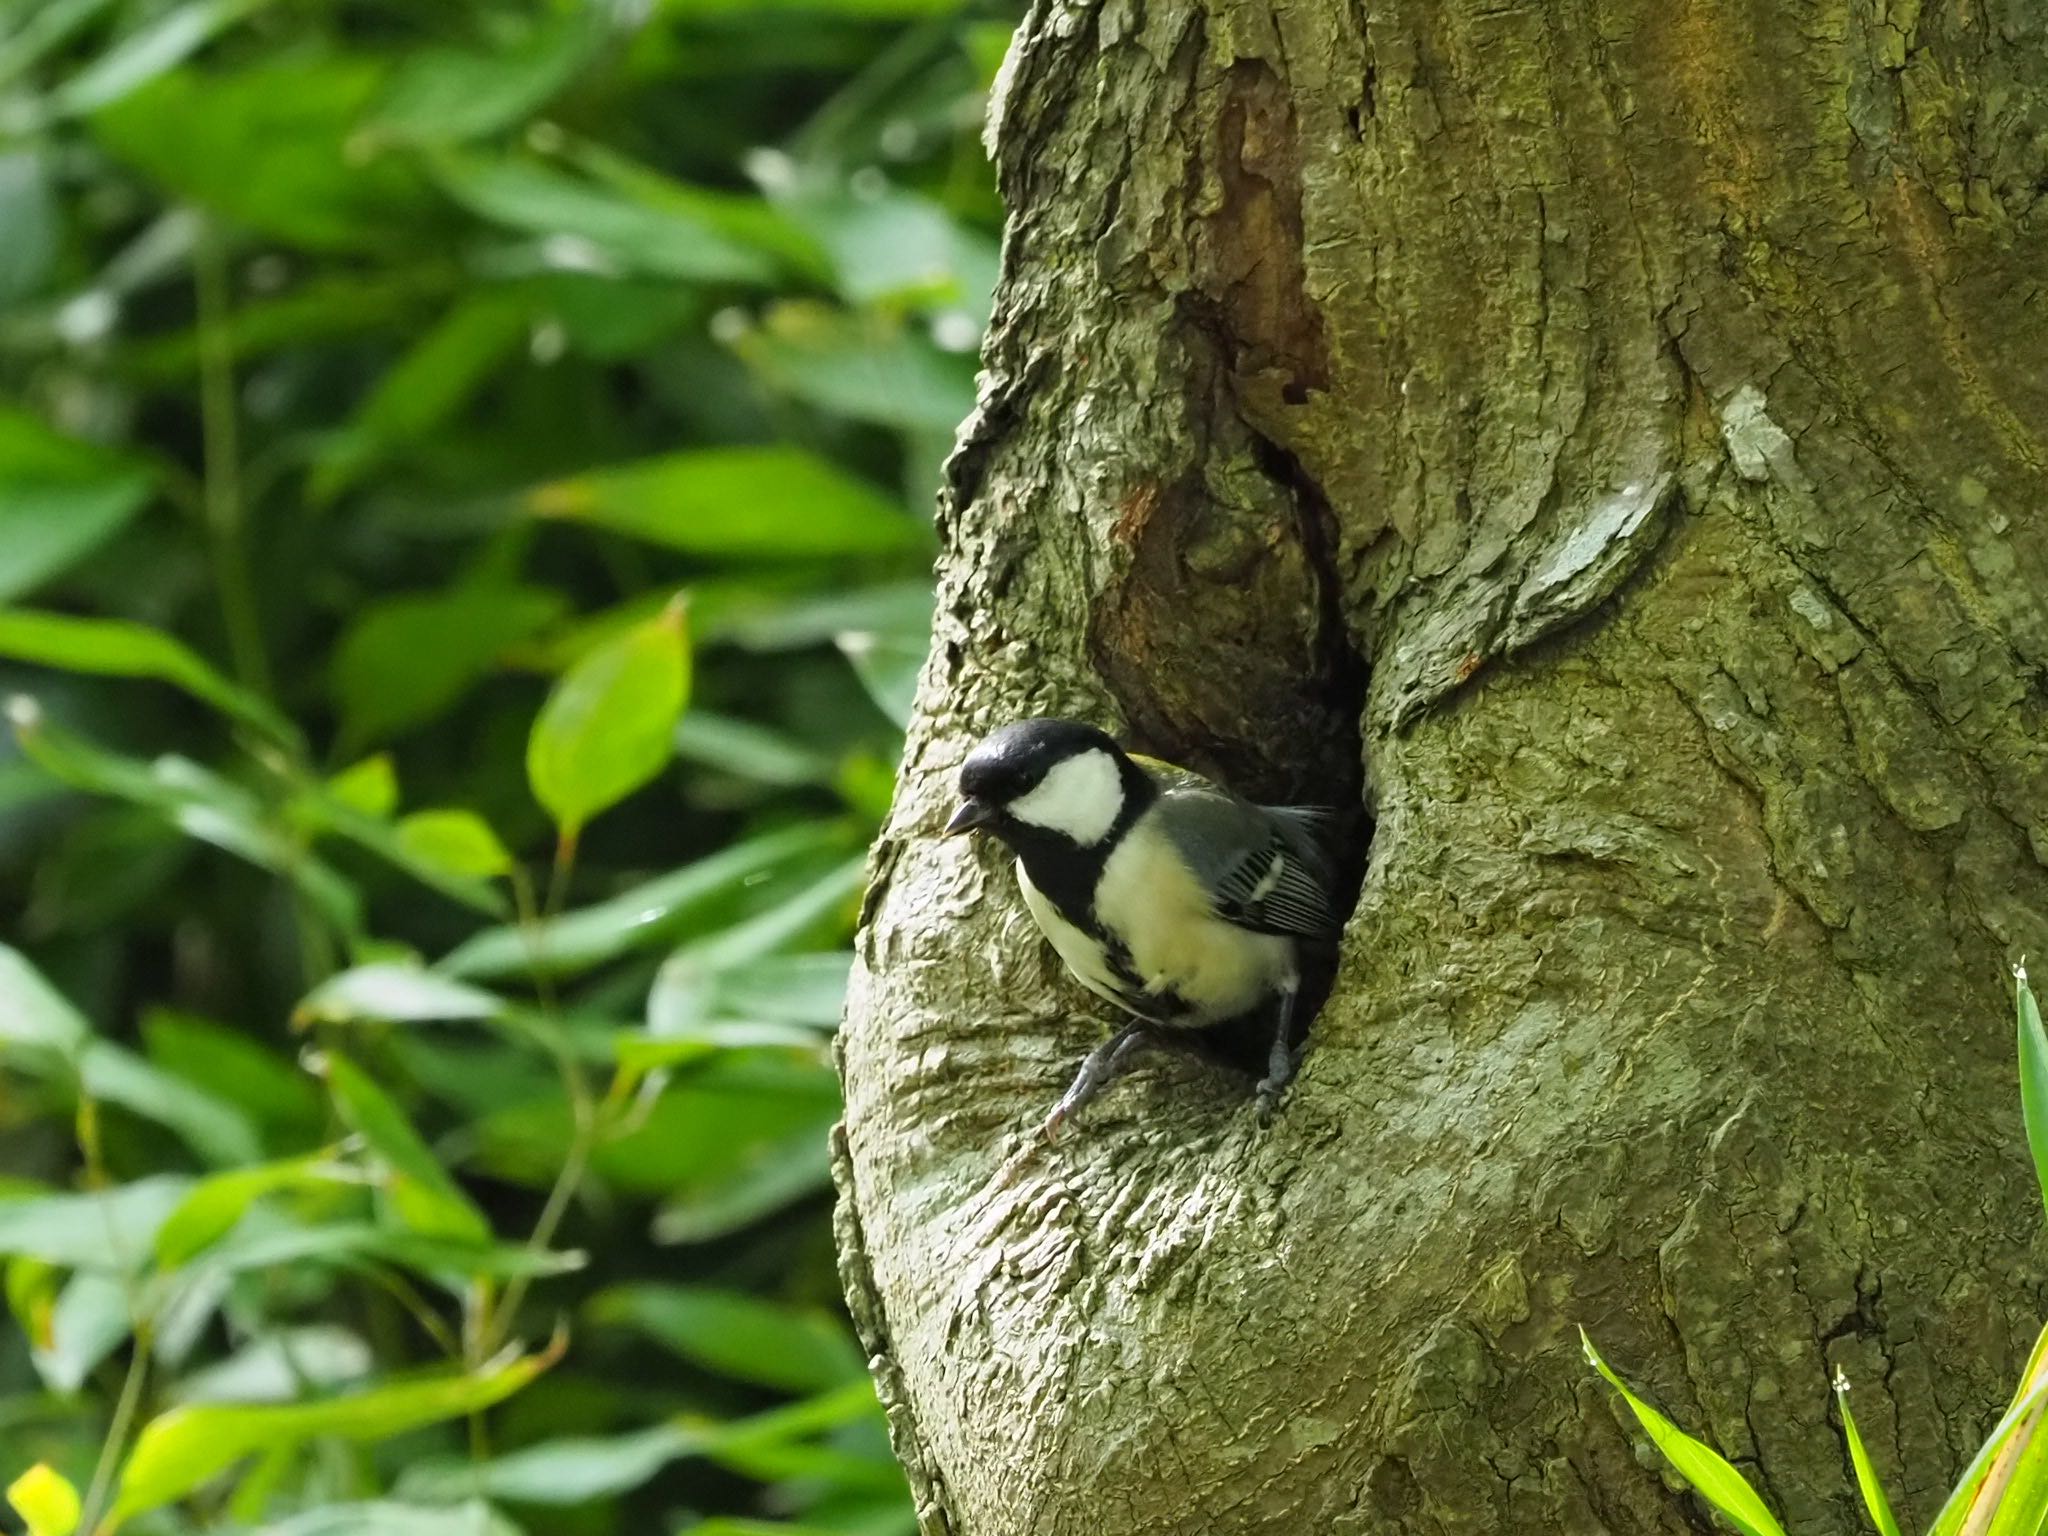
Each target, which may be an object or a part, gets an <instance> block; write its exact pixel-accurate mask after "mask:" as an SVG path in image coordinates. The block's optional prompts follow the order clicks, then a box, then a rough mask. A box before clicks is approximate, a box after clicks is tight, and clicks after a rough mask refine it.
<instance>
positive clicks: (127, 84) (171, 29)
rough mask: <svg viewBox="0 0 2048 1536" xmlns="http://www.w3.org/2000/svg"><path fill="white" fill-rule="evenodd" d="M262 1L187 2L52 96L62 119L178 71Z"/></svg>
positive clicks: (107, 103)
mask: <svg viewBox="0 0 2048 1536" xmlns="http://www.w3.org/2000/svg"><path fill="white" fill-rule="evenodd" d="M261 3H262V0H187V3H186V4H184V5H180V6H177V7H175V8H173V9H172V10H169V11H166V12H164V14H162V15H161V16H159V17H157V18H156V19H155V20H154V21H152V22H150V23H149V24H148V25H146V26H143V27H138V28H137V29H136V30H135V31H133V32H131V33H129V34H128V35H127V36H126V37H124V38H122V39H121V40H120V41H119V42H118V43H116V44H114V46H113V47H111V48H109V49H108V50H107V51H106V52H105V53H102V54H101V55H99V57H98V58H96V59H94V60H93V61H92V63H90V64H88V65H87V66H86V67H85V68H84V69H81V70H80V71H79V72H78V73H77V74H75V75H73V76H72V77H71V78H70V79H69V80H66V81H65V82H64V83H63V84H62V85H60V86H59V87H57V89H56V90H55V91H54V92H52V93H51V96H50V103H51V105H52V106H53V107H54V108H55V109H56V110H57V111H58V112H60V113H63V114H65V115H71V114H74V113H85V112H97V111H98V110H99V109H100V108H101V107H107V106H112V105H113V104H114V103H115V102H117V101H119V100H120V99H121V98H122V97H123V96H126V95H128V94H129V93H130V92H131V91H135V90H138V89H140V88H141V87H142V86H145V85H147V84H148V83H149V82H150V81H152V80H154V79H156V78H157V77H158V76H160V75H163V74H166V73H168V72H169V71H170V70H173V69H176V68H177V67H178V66H179V65H180V64H182V63H184V62H185V60H186V59H188V58H190V57H191V56H192V55H193V54H194V53H196V52H197V51H198V50H199V49H200V48H202V47H204V46H205V44H206V43H207V41H208V40H209V39H211V38H212V37H214V36H215V35H216V34H217V33H219V32H220V31H222V30H223V29H224V28H226V27H228V26H230V25H232V24H233V23H235V22H237V21H239V20H241V19H242V17H244V16H246V15H248V14H249V12H251V11H253V10H255V9H256V8H257V6H258V5H260V4H261Z"/></svg>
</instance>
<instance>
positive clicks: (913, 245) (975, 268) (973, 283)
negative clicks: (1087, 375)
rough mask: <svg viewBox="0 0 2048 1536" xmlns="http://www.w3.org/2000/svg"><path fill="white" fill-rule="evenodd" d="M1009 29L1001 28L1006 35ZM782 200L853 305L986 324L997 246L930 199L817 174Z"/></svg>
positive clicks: (976, 331)
mask: <svg viewBox="0 0 2048 1536" xmlns="http://www.w3.org/2000/svg"><path fill="white" fill-rule="evenodd" d="M1009 31H1010V29H1009V28H1008V27H1004V28H1003V34H1004V36H1005V38H1007V36H1008V34H1009ZM782 206H783V209H784V211H785V212H787V213H788V214H789V216H790V217H791V218H792V219H793V220H795V221H796V222H797V223H798V224H800V225H802V226H803V227H804V228H805V229H807V230H809V231H810V232H811V233H812V235H813V236H814V237H815V238H816V239H817V241H818V243H819V244H820V245H822V246H823V247H824V248H825V251H826V253H827V255H828V256H829V257H830V259H831V262H832V271H833V280H834V284H835V286H836V287H837V288H838V290H839V293H840V295H841V296H842V297H844V298H846V299H848V300H850V301H851V302H852V303H855V304H859V305H869V304H874V303H876V302H878V301H880V302H885V303H886V302H888V301H892V300H917V301H921V302H924V303H935V302H942V303H949V304H952V305H954V306H957V307H958V308H959V309H960V310H961V311H962V312H963V313H964V314H965V316H966V317H967V318H968V320H969V321H970V322H971V324H972V327H973V330H972V332H971V333H970V334H974V335H978V334H979V331H980V328H981V327H982V326H985V325H986V324H987V323H988V310H989V295H990V293H991V291H992V290H993V289H994V287H995V280H996V274H997V271H998V268H999V267H1000V265H1001V254H1000V251H999V249H998V247H997V244H996V242H995V241H994V240H993V239H991V238H990V237H989V236H988V235H986V234H984V233H982V232H980V231H978V230H971V229H968V228H966V227H965V226H963V225H962V224H961V223H960V222H959V221H958V220H957V219H955V218H954V217H953V216H952V215H951V214H950V213H948V212H947V211H946V210H945V208H943V207H942V206H940V205H939V204H938V203H936V202H934V201H932V200H931V199H930V198H927V197H922V196H919V195H918V194H917V193H914V192H908V191H905V190H903V189H902V188H900V187H889V188H885V189H883V190H882V191H881V192H880V193H879V194H877V195H874V196H868V195H864V194H863V195H856V194H855V193H853V192H852V191H851V190H849V189H848V188H846V186H845V185H844V184H843V183H841V182H838V181H836V180H834V181H830V182H826V181H825V180H824V179H823V178H820V184H819V185H816V186H808V187H805V188H803V189H801V190H800V191H798V192H797V193H796V194H795V195H793V196H792V197H790V198H789V199H787V200H786V201H785V202H784V203H783V204H782ZM972 403H973V402H972V399H971V397H970V400H969V404H972ZM958 419H959V418H958V417H955V418H954V420H955V422H957V421H958Z"/></svg>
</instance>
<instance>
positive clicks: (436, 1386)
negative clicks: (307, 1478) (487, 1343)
mask: <svg viewBox="0 0 2048 1536" xmlns="http://www.w3.org/2000/svg"><path fill="white" fill-rule="evenodd" d="M561 1347H562V1346H561V1341H560V1340H557V1342H556V1344H555V1346H554V1347H552V1348H551V1349H549V1350H548V1351H547V1352H545V1353H542V1354H537V1355H527V1356H523V1357H522V1356H518V1355H504V1356H500V1357H499V1358H498V1359H497V1360H495V1361H492V1362H491V1363H490V1364H488V1365H485V1366H484V1367H482V1368H481V1369H479V1370H477V1371H475V1372H472V1373H467V1374H450V1373H433V1374H425V1375H421V1376H419V1377H417V1378H414V1379H412V1380H409V1381H395V1382H391V1383H389V1384H387V1385H384V1386H379V1387H373V1388H370V1389H369V1390H367V1391H363V1392H358V1393H356V1394H354V1395H353V1396H349V1397H340V1398H335V1399H333V1400H331V1401H327V1402H314V1403H287V1404H279V1405H263V1406H240V1405H227V1404H190V1405H186V1406H183V1407H178V1408H173V1409H171V1410H170V1411H169V1412H168V1413H165V1414H161V1415H159V1416H158V1417H156V1418H154V1419H152V1420H150V1421H149V1423H147V1424H145V1425H144V1426H143V1428H142V1433H141V1434H140V1435H139V1436H138V1437H137V1439H136V1442H135V1449H134V1451H133V1452H132V1453H131V1454H130V1455H129V1457H128V1463H127V1465H126V1466H124V1467H123V1468H122V1469H121V1480H120V1483H119V1485H118V1491H117V1493H116V1495H115V1498H114V1505H113V1510H112V1514H111V1518H112V1519H113V1520H114V1521H116V1522H120V1521H125V1520H129V1519H132V1518H133V1517H135V1516H136V1515H139V1514H142V1513H144V1512H146V1511H148V1510H152V1509H158V1508H161V1507H162V1506H163V1505H165V1504H169V1503H171V1502H172V1501H173V1500H176V1499H180V1498H183V1497H184V1496H185V1495H186V1494H188V1493H191V1492H192V1491H193V1490H194V1489H196V1488H199V1487H201V1486H203V1485H204V1484H205V1483H207V1482H209V1481H210V1480H211V1479H213V1478H214V1477H216V1476H218V1475H219V1474H220V1473H222V1472H224V1471H226V1470H227V1469H228V1468H229V1467H232V1466H233V1465H234V1464H235V1463H236V1462H238V1461H240V1460H241V1459H242V1458H243V1457H245V1456H249V1455H253V1454H254V1453H256V1452H258V1451H266V1450H270V1449H273V1448H275V1447H278V1446H296V1445H300V1444H303V1443H304V1442H305V1441H307V1440H310V1439H312V1438H313V1437H315V1436H328V1435H331V1436H334V1437H336V1438H338V1439H343V1440H387V1439H391V1438H393V1437H395V1436H397V1435H402V1434H404V1433H406V1432H407V1431H408V1430H413V1429H418V1428H420V1427H421V1426H423V1425H427V1424H437V1423H440V1422H441V1421H443V1420H445V1419H453V1418H460V1417H462V1416H463V1415H465V1414H470V1413H478V1412H481V1411H482V1410H484V1409H486V1408H489V1407H491V1406H493V1405H494V1404H496V1403H500V1402H503V1401H504V1400H505V1399H506V1398H508V1397H510V1396H511V1395H512V1394H513V1393H514V1392H517V1391H518V1390H519V1389H520V1388H522V1387H524V1386H526V1385H527V1384H528V1383H529V1382H531V1381H532V1380H533V1379H534V1378H535V1377H537V1376H538V1375H540V1373H541V1372H543V1371H545V1370H546V1369H547V1368H548V1367H549V1366H551V1365H553V1364H554V1362H555V1361H556V1360H557V1359H558V1358H559V1357H560V1354H561Z"/></svg>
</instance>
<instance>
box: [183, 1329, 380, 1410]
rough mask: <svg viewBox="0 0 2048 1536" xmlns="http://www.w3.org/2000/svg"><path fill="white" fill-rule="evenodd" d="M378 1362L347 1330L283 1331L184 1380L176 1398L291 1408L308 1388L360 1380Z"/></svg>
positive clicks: (324, 1388)
mask: <svg viewBox="0 0 2048 1536" xmlns="http://www.w3.org/2000/svg"><path fill="white" fill-rule="evenodd" d="M376 1363H377V1361H376V1356H375V1355H374V1354H373V1353H372V1351H371V1349H370V1346H369V1345H368V1344H366V1343H364V1342H363V1340H362V1339H361V1338H360V1337H359V1336H358V1335H356V1334H354V1333H351V1332H350V1331H349V1330H348V1329H346V1328H337V1327H333V1326H331V1325H326V1324H318V1323H315V1324H311V1325H308V1326H306V1327H301V1328H279V1329H276V1330H275V1331H272V1332H267V1333H265V1334H263V1335H261V1336H260V1337H258V1338H256V1339H253V1340H251V1341H250V1342H249V1343H248V1344H246V1345H244V1346H242V1347H241V1348H240V1349H237V1350H235V1351H234V1352H233V1353H232V1354H229V1355H228V1356H227V1357H226V1358H224V1359H221V1360H218V1361H215V1362H214V1363H213V1364H211V1365H208V1366H205V1367H203V1368H201V1369H200V1370H197V1371H194V1372H192V1373H191V1374H189V1375H187V1376H185V1377H183V1378H182V1379H180V1381H179V1382H178V1384H177V1388H176V1390H175V1392H174V1393H173V1397H174V1398H175V1400H176V1401H177V1402H180V1403H289V1402H293V1401H296V1400H298V1399H300V1398H303V1397H304V1396H306V1395H307V1389H308V1388H312V1389H314V1390H316V1391H329V1390H332V1389H333V1388H335V1387H340V1386H346V1385H348V1384H349V1383H352V1382H357V1381H361V1380H362V1379H363V1378H364V1377H366V1376H368V1375H369V1374H370V1373H371V1371H373V1370H374V1369H375V1368H376Z"/></svg>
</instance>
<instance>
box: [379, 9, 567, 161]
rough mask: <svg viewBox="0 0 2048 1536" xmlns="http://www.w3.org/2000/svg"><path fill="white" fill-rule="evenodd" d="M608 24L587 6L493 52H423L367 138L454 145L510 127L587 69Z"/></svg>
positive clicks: (388, 94)
mask: <svg viewBox="0 0 2048 1536" xmlns="http://www.w3.org/2000/svg"><path fill="white" fill-rule="evenodd" d="M607 22H608V13H607V12H606V10H605V9H604V8H603V7H601V6H591V7H588V8H579V9H577V10H575V11H571V12H569V13H568V14H566V15H560V16H556V17H554V18H552V19H547V20H541V21H539V22H537V23H535V24H534V25H533V26H532V28H531V30H530V31H528V32H527V33H526V35H525V36H523V37H522V38H520V39H519V40H518V41H517V42H515V43H513V44H512V45H511V46H509V47H506V48H501V49H498V50H496V51H494V52H490V53H479V52H471V51H468V50H465V49H456V48H427V49H422V50H421V51H419V52H418V53H414V54H412V55H410V56H408V57H407V58H406V59H405V61H404V62H403V63H401V64H400V65H399V67H398V69H397V70H396V72H395V73H394V74H393V75H392V78H391V83H390V85H389V87H388V88H387V89H386V90H385V92H384V96H383V99H382V101H380V102H379V103H378V106H377V110H376V111H375V113H374V114H373V115H372V116H371V118H370V121H369V125H368V132H369V133H370V135H371V136H372V137H373V138H376V139H380V140H390V141H394V142H399V143H409V144H455V143H459V142H461V141H463V140H466V139H474V138H480V137H482V136H483V135H485V134H490V133H497V132H499V131H500V130H502V129H505V128H510V127H512V126H514V125H515V124H517V123H519V122H521V121H523V120H524V119H525V118H526V117H527V116H529V115H530V114H531V113H533V112H534V111H536V110H538V109H539V108H540V107H541V106H543V105H544V104H545V103H546V102H547V101H548V99H549V98H550V97H552V96H553V95H554V94H555V93H556V92H558V91H559V90H561V89H562V87H563V86H565V85H567V84H568V83H569V81H570V80H571V79H573V78H574V77H575V75H576V73H577V71H579V70H580V69H582V68H583V66H584V65H585V64H587V63H589V62H590V60H591V59H592V57H594V56H595V54H596V53H597V51H598V49H599V48H600V47H602V46H603V44H604V41H605V38H606V35H607V31H608V26H607Z"/></svg>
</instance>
